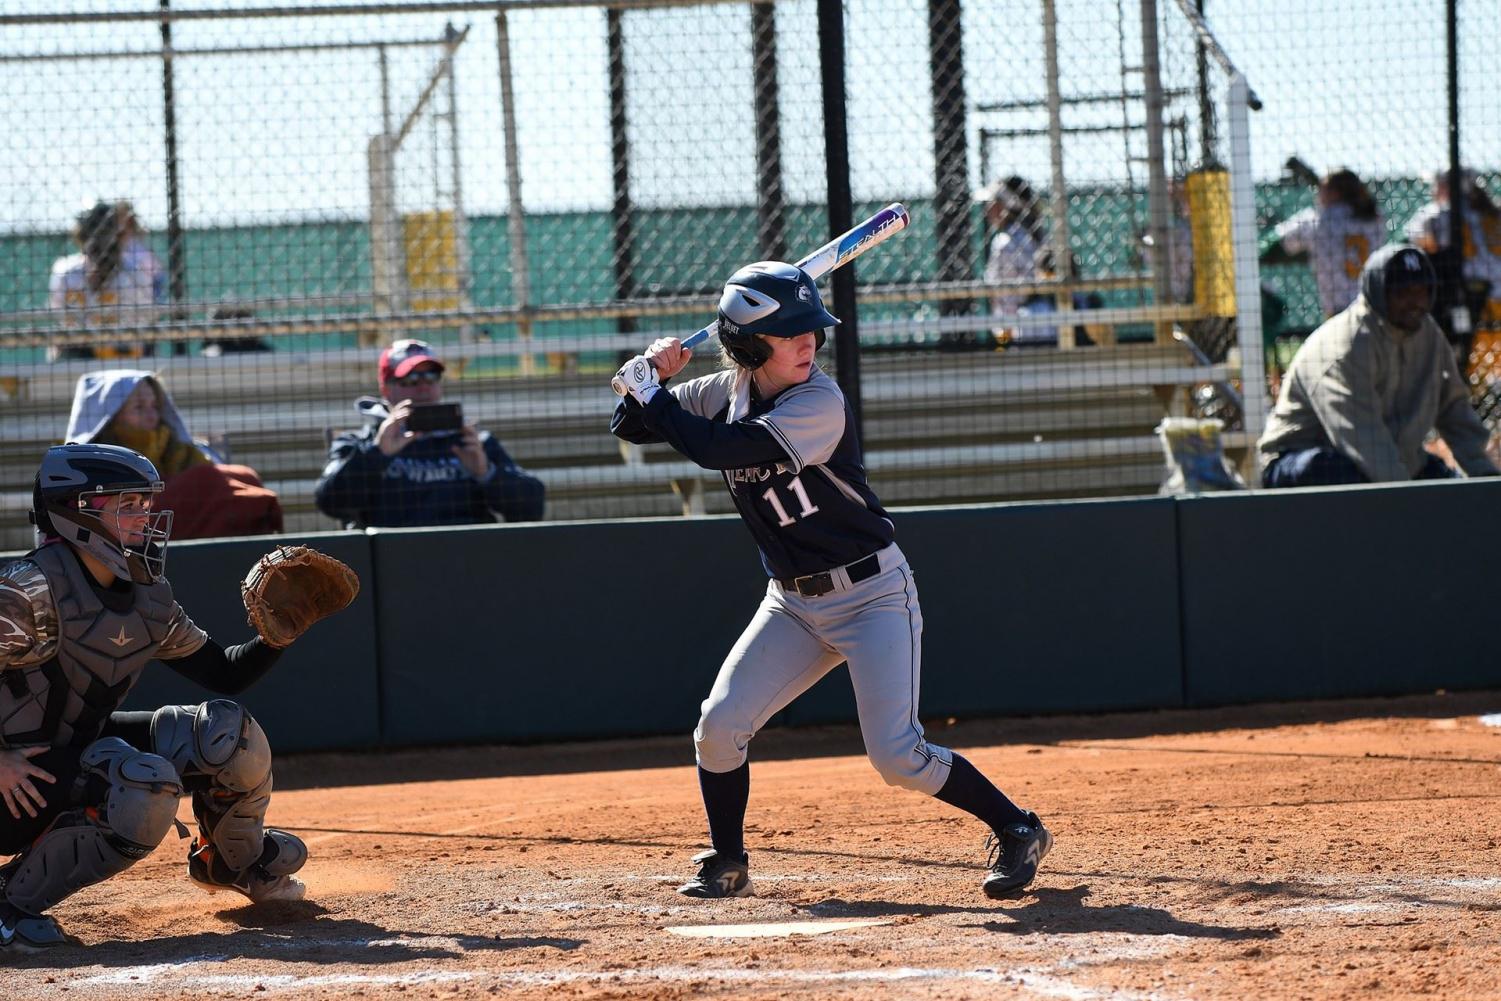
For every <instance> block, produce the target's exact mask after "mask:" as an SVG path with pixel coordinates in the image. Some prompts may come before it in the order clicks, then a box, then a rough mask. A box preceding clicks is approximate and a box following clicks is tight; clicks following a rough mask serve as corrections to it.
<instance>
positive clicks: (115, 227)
mask: <svg viewBox="0 0 1501 1001" xmlns="http://www.w3.org/2000/svg"><path fill="white" fill-rule="evenodd" d="M73 240H74V242H75V243H77V244H78V249H79V252H78V253H76V254H72V255H69V256H67V257H60V258H58V259H57V261H56V262H54V263H53V265H52V276H51V278H50V280H49V281H48V285H47V306H48V308H49V309H52V310H53V311H55V312H57V313H58V314H60V316H61V319H62V325H63V329H64V330H69V331H73V330H87V329H89V328H93V327H112V326H118V325H121V324H132V323H134V324H148V323H154V322H156V319H157V311H156V298H155V293H154V292H153V289H152V284H153V275H152V274H151V273H150V272H146V271H140V270H137V268H136V266H135V261H136V258H135V257H131V256H128V255H127V254H126V253H125V242H124V239H123V236H122V233H121V229H120V220H119V214H118V212H117V211H116V209H115V207H114V206H113V205H110V204H109V203H108V202H99V203H97V204H96V205H94V206H93V207H91V208H89V209H88V210H87V211H85V212H84V213H82V214H81V215H80V216H79V217H78V219H77V220H76V222H75V225H74V227H73ZM146 353H147V351H146V349H145V347H144V346H143V345H141V344H139V343H137V344H112V345H101V346H99V347H93V346H89V345H81V344H75V345H68V346H65V347H54V348H50V349H49V350H48V352H47V357H48V360H49V361H56V360H58V359H59V358H140V357H142V356H144V355H145V354H146Z"/></svg>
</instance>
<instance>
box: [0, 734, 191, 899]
mask: <svg viewBox="0 0 1501 1001" xmlns="http://www.w3.org/2000/svg"><path fill="white" fill-rule="evenodd" d="M79 762H80V764H81V765H82V766H83V767H82V774H83V775H84V776H85V789H86V790H87V792H88V799H89V800H90V802H89V803H88V809H84V810H69V811H67V812H65V813H63V814H60V815H59V816H58V818H57V820H55V821H54V822H53V823H52V825H51V826H49V827H48V828H47V830H46V831H44V832H43V833H42V836H41V837H40V838H38V839H37V840H36V842H35V843H34V844H33V845H32V846H31V847H30V848H28V849H26V851H25V852H23V853H22V854H21V855H20V857H18V858H17V859H16V860H15V861H14V862H12V863H11V864H10V865H8V866H7V867H6V869H5V873H4V892H5V899H6V900H7V901H9V902H10V903H11V904H12V905H14V906H15V907H18V908H20V909H21V910H23V911H26V912H28V913H30V914H41V913H42V912H43V911H45V910H46V909H47V908H49V907H52V906H53V905H54V904H56V903H57V902H58V901H60V900H64V899H66V898H67V897H69V896H71V895H72V894H74V893H76V892H78V891H79V890H81V889H83V888H84V887H86V886H91V885H93V884H94V883H99V882H102V881H103V880H106V879H108V878H109V877H111V876H114V875H117V874H119V873H121V872H124V871H125V870H126V869H128V868H130V867H131V866H132V865H134V864H135V863H136V862H137V861H139V860H140V859H143V858H145V857H146V856H147V855H149V854H151V852H152V850H153V849H155V848H156V846H157V845H159V844H161V842H162V839H163V838H165V837H166V836H167V832H168V831H170V830H171V829H172V821H173V820H174V819H175V818H176V817H177V801H178V800H179V799H181V798H182V794H183V789H182V783H181V782H180V781H179V779H178V776H177V770H176V769H175V768H173V767H172V764H171V762H169V761H167V760H166V759H164V758H161V757H159V756H157V755H155V754H147V753H146V752H144V751H138V750H136V749H135V748H134V747H131V746H130V745H129V744H127V743H125V741H123V740H121V739H120V738H118V737H105V738H104V739H102V740H96V741H94V742H93V743H92V744H90V745H89V746H88V747H86V748H84V750H83V754H81V755H80V756H79Z"/></svg>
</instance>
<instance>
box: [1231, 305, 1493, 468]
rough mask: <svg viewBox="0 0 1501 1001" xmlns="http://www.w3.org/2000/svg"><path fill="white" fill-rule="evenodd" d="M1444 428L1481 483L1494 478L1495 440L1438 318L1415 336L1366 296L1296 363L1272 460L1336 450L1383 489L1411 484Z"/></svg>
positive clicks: (1277, 416)
mask: <svg viewBox="0 0 1501 1001" xmlns="http://www.w3.org/2000/svg"><path fill="white" fill-rule="evenodd" d="M1434 428H1436V429H1437V430H1438V433H1439V434H1440V435H1442V436H1443V439H1444V441H1445V442H1446V443H1447V444H1448V445H1449V448H1450V450H1451V451H1452V452H1453V453H1454V458H1455V459H1456V460H1457V461H1458V463H1459V466H1460V468H1461V469H1463V470H1464V471H1465V472H1466V473H1468V474H1469V475H1471V476H1494V475H1496V474H1497V469H1496V465H1495V463H1493V462H1492V461H1491V460H1490V457H1489V456H1487V455H1486V453H1485V446H1486V442H1487V441H1488V439H1489V437H1490V436H1489V434H1488V432H1487V431H1486V429H1485V425H1484V424H1482V423H1481V421H1480V418H1479V417H1478V416H1476V414H1475V409H1474V407H1472V406H1471V405H1470V394H1469V391H1468V387H1467V386H1466V383H1465V380H1464V379H1463V378H1462V377H1461V376H1460V374H1459V366H1458V365H1457V364H1456V362H1455V360H1454V351H1453V349H1452V348H1450V347H1449V342H1448V341H1446V340H1445V339H1444V334H1443V332H1442V331H1441V330H1439V328H1438V324H1436V323H1434V322H1433V318H1432V317H1431V316H1425V317H1424V318H1423V323H1422V326H1420V327H1419V328H1418V329H1417V330H1415V331H1411V332H1409V331H1404V330H1401V329H1399V328H1397V327H1394V326H1393V325H1392V324H1390V323H1388V322H1387V321H1386V320H1385V319H1384V318H1383V317H1382V316H1381V315H1380V314H1379V313H1378V312H1377V311H1376V310H1375V309H1373V308H1372V306H1371V304H1370V302H1369V301H1368V300H1367V298H1366V295H1365V293H1362V294H1361V295H1360V297H1359V298H1357V299H1356V300H1355V302H1354V303H1352V304H1351V305H1350V307H1349V308H1348V309H1346V310H1344V311H1343V312H1341V313H1337V314H1335V315H1334V316H1332V317H1330V318H1329V319H1328V320H1327V321H1325V322H1324V324H1323V325H1322V326H1320V327H1319V328H1318V329H1317V330H1315V331H1314V332H1313V333H1312V334H1311V335H1310V336H1309V338H1308V340H1306V341H1304V342H1303V346H1302V347H1300V348H1298V353H1297V354H1296V355H1295V356H1294V357H1293V361H1292V366H1291V367H1290V368H1289V370H1288V373H1287V377H1286V378H1284V379H1283V380H1282V391H1281V392H1280V393H1279V394H1278V396H1277V405H1276V408H1275V409H1274V410H1273V411H1272V415H1271V417H1270V418H1269V419H1268V421H1267V426H1266V432H1265V433H1264V434H1262V436H1261V442H1260V448H1261V451H1262V452H1263V453H1265V454H1267V455H1278V454H1281V453H1284V452H1297V451H1301V450H1303V449H1308V448H1334V449H1338V450H1339V451H1340V452H1343V453H1344V454H1345V455H1347V456H1349V457H1350V459H1351V460H1353V461H1354V462H1355V464H1356V465H1357V466H1359V467H1360V469H1361V471H1362V472H1364V473H1365V474H1366V476H1367V477H1369V478H1370V480H1371V481H1372V482H1373V483H1381V482H1392V481H1399V480H1410V479H1412V478H1413V476H1414V475H1416V474H1417V472H1418V471H1419V470H1421V469H1422V468H1423V464H1424V463H1425V462H1426V461H1427V453H1426V452H1425V451H1424V450H1423V440H1424V439H1425V438H1426V437H1427V436H1428V432H1429V430H1430V429H1434Z"/></svg>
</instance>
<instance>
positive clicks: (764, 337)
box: [610, 261, 1053, 898]
mask: <svg viewBox="0 0 1501 1001" xmlns="http://www.w3.org/2000/svg"><path fill="white" fill-rule="evenodd" d="M838 322H839V320H837V319H836V318H835V317H833V316H832V315H830V314H829V313H828V311H827V310H825V309H824V306H823V302H822V300H821V299H820V297H819V294H818V288H817V286H816V285H814V283H813V281H812V279H811V278H809V277H808V275H807V273H806V272H804V271H802V270H801V269H799V268H797V267H794V266H793V265H790V264H783V263H780V262H777V261H764V262H761V263H758V264H752V265H749V266H748V267H745V268H742V269H741V270H739V271H737V272H735V274H733V275H731V276H730V280H729V282H728V283H727V284H726V285H725V289H724V294H723V295H722V297H721V298H720V301H719V339H720V343H721V346H722V348H723V354H724V356H725V359H726V369H725V371H722V372H718V373H715V374H713V375H708V376H704V377H702V378H699V379H693V380H691V381H689V382H686V383H684V384H682V385H680V386H675V387H673V389H672V390H670V391H668V392H663V391H662V386H661V382H660V380H662V379H667V378H670V377H671V376H673V375H675V374H677V373H678V372H679V371H681V370H682V369H683V367H684V366H685V365H686V364H687V363H688V360H689V358H690V357H691V355H692V352H691V351H689V350H686V349H684V348H683V347H682V345H681V343H680V342H679V341H678V339H677V338H662V339H660V340H657V341H655V342H653V343H652V345H651V347H650V348H648V349H647V352H646V354H645V355H640V356H637V357H636V358H633V359H631V360H630V361H629V362H627V363H626V364H625V365H624V366H623V367H622V368H621V370H620V371H619V372H618V373H617V378H618V379H619V380H620V381H621V382H622V383H623V384H624V388H625V389H626V390H627V393H626V394H625V395H624V397H623V398H622V399H621V401H620V405H619V406H618V407H617V408H616V410H615V415H614V419H613V420H612V421H611V423H610V430H611V431H613V432H614V433H615V434H616V435H617V436H619V437H621V438H623V439H625V440H626V441H631V442H636V443H646V442H654V441H666V442H667V443H668V444H670V445H672V447H673V448H675V449H677V450H678V451H679V452H681V453H682V454H683V455H685V456H687V457H688V458H689V459H692V460H693V461H694V462H696V463H698V464H699V465H700V466H703V467H704V468H706V469H718V470H720V471H721V472H722V473H723V474H724V480H725V485H726V486H727V487H728V488H729V491H730V496H731V497H732V498H733V500H734V502H735V507H736V509H737V510H738V511H739V513H740V517H741V518H743V519H744V520H745V524H746V527H748V528H749V529H750V531H751V534H752V535H753V536H754V537H755V539H756V543H757V544H758V545H759V547H760V549H761V562H762V564H763V565H764V568H765V571H766V575H767V576H768V577H769V578H771V579H770V580H769V581H768V582H767V587H766V597H765V598H763V599H762V601H761V606H760V607H759V608H758V609H757V610H756V614H755V616H754V617H753V618H752V619H751V622H750V625H748V626H747V627H746V629H745V632H744V633H742V634H741V636H740V639H739V640H738V641H737V642H736V643H735V646H734V648H733V649H732V650H731V651H730V653H729V656H727V657H726V658H725V661H724V663H723V665H722V666H721V667H720V669H719V676H718V677H717V678H716V679H715V681H714V687H713V689H712V690H711V691H710V692H709V697H708V698H707V699H705V700H704V703H703V707H702V715H701V716H700V718H699V722H698V727H697V729H696V730H694V733H693V740H694V745H695V750H696V756H697V760H698V777H699V787H700V789H701V791H702V793H703V799H704V810H705V812H706V813H707V814H708V820H709V839H710V843H711V845H712V848H711V849H710V850H709V851H707V852H704V853H702V854H699V855H697V856H695V857H694V862H696V863H698V864H699V866H700V868H699V870H698V874H697V875H696V876H694V878H693V879H691V880H689V881H688V882H687V883H685V884H683V885H682V886H681V887H679V888H678V892H679V893H682V894H683V895H685V896H689V897H745V896H749V895H750V894H751V881H750V868H749V857H748V856H747V855H746V852H745V841H744V823H745V807H746V802H747V799H748V798H749V794H750V768H749V763H748V758H747V753H746V749H747V746H748V745H749V743H750V740H751V738H752V737H753V736H755V734H756V731H758V730H759V729H760V728H761V727H762V726H763V725H765V723H766V721H767V720H768V719H770V718H771V717H772V716H773V715H774V714H775V713H777V712H778V711H779V710H781V709H782V708H784V707H785V706H787V705H788V704H789V703H790V702H792V700H793V699H795V698H797V697H798V696H799V695H801V694H802V693H803V692H805V691H807V690H808V688H810V687H811V686H812V685H813V683H814V682H816V681H817V680H818V679H819V678H821V677H823V675H824V674H826V673H828V671H829V670H831V669H832V668H834V667H835V666H836V665H838V664H840V663H841V662H844V661H848V663H849V672H850V680H851V681H852V682H853V684H854V690H855V701H856V704H857V706H858V709H859V715H860V732H861V735H862V737H863V738H864V741H865V748H866V753H867V754H868V755H869V756H870V760H871V764H873V765H874V766H875V767H876V770H877V771H878V772H880V774H881V777H882V778H883V779H885V780H886V781H887V782H888V783H889V784H891V785H896V786H901V787H903V788H906V789H914V790H917V791H918V792H923V793H927V794H928V795H930V796H936V797H938V798H939V799H941V800H943V801H944V802H945V803H948V804H950V805H952V806H956V807H958V808H959V809H961V810H965V811H967V812H969V813H971V814H973V815H975V816H976V817H978V818H980V819H981V820H983V821H984V822H985V823H986V824H988V825H989V826H990V828H991V836H990V838H989V839H987V842H986V846H987V848H989V850H990V858H989V863H988V865H989V872H988V873H987V874H986V876H985V881H984V889H985V893H986V895H987V896H990V897H994V898H1004V897H1011V896H1017V895H1019V894H1020V893H1021V891H1022V890H1023V889H1024V888H1025V887H1026V886H1027V884H1028V883H1030V882H1031V881H1032V878H1033V877H1034V876H1035V875H1036V874H1037V867H1038V864H1039V863H1040V862H1041V861H1042V858H1043V856H1045V855H1046V854H1047V853H1048V850H1049V849H1050V848H1052V845H1053V838H1052V836H1051V835H1050V834H1049V833H1048V831H1047V829H1046V828H1045V827H1043V825H1042V822H1041V821H1040V820H1039V819H1038V818H1037V815H1036V814H1035V813H1030V812H1027V811H1024V810H1022V809H1020V808H1019V807H1017V806H1016V805H1015V804H1014V803H1012V802H1011V801H1010V800H1009V799H1008V798H1007V797H1006V796H1005V795H1004V794H1003V793H1002V792H1001V791H1000V790H999V789H997V788H996V787H995V786H994V785H992V784H991V783H990V781H989V780H987V779H986V778H985V777H984V776H983V775H981V774H980V772H979V771H978V770H977V769H976V768H975V767H974V766H973V765H972V764H970V763H969V762H968V761H967V760H965V758H963V757H962V756H961V755H959V754H956V753H954V752H953V751H951V750H949V749H948V748H946V747H939V746H938V745H936V744H930V743H928V741H927V740H926V739H924V737H923V729H922V725H921V724H920V723H919V722H918V718H917V692H918V679H919V665H920V661H921V652H922V612H921V610H920V608H919V607H918V601H917V585H916V584H915V583H914V582H913V577H912V570H911V568H910V567H908V565H907V560H906V558H905V557H904V556H903V555H902V551H901V550H900V549H898V548H897V546H896V543H895V541H894V537H895V533H894V530H893V527H892V523H891V520H890V519H889V518H888V517H887V516H886V512H885V511H884V510H882V508H881V503H880V501H879V500H878V499H877V498H876V495H875V494H874V493H873V492H872V491H871V489H870V487H869V485H868V484H867V483H866V482H865V465H864V461H863V459H862V457H861V452H860V443H859V441H858V439H857V438H856V436H855V433H854V429H853V425H852V421H851V420H850V414H849V409H848V407H847V405H846V403H845V400H844V394H843V393H842V392H840V389H839V386H838V385H837V384H836V383H835V382H834V380H833V379H831V378H830V377H829V376H828V375H826V374H825V373H824V372H823V371H822V370H821V369H820V368H819V367H818V366H817V365H816V364H815V363H814V360H813V357H814V353H815V352H816V351H817V350H818V348H819V347H820V346H822V344H823V342H824V328H825V327H829V326H831V325H833V324H837V323H838Z"/></svg>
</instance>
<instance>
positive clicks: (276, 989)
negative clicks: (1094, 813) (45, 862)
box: [34, 935, 1190, 1001]
mask: <svg viewBox="0 0 1501 1001" xmlns="http://www.w3.org/2000/svg"><path fill="white" fill-rule="evenodd" d="M1049 937H1051V936H1049ZM1106 937H1107V938H1110V939H1124V941H1112V942H1107V943H1105V944H1104V946H1103V947H1093V946H1092V945H1091V944H1086V943H1081V942H1079V941H1078V936H1075V935H1068V936H1063V937H1062V938H1063V939H1067V945H1068V947H1069V948H1070V950H1075V951H1077V950H1079V949H1080V947H1083V949H1082V951H1083V952H1084V953H1085V954H1084V955H1082V956H1080V955H1070V956H1068V957H1067V958H1065V959H1063V960H1062V961H1060V962H1056V963H1051V964H1044V965H1036V964H1033V965H1022V966H1017V967H1014V968H997V967H981V968H977V969H959V968H947V967H936V968H933V967H916V966H905V967H899V968H892V969H879V968H878V969H867V970H830V969H822V970H820V969H813V970H807V969H778V968H769V969H768V968H764V967H749V968H733V967H695V966H660V967H651V968H646V969H639V970H617V969H611V970H578V969H562V968H553V969H537V970H494V969H479V970H439V969H431V968H429V969H421V970H411V971H405V972H393V973H382V974H366V973H327V974H296V973H276V972H268V973H256V974H250V973H232V972H226V973H203V972H201V971H202V969H203V967H204V965H205V964H223V963H232V962H235V961H237V960H241V959H243V957H232V956H229V955H227V954H225V955H213V954H207V955H199V956H192V957H189V958H186V959H183V960H179V961H177V962H172V963H153V964H145V965H140V966H128V967H120V968H114V969H109V970H104V971H102V972H99V973H93V974H90V975H86V976H79V977H77V978H75V979H69V980H65V981H60V982H58V983H56V984H47V985H42V984H37V985H34V986H35V987H37V988H38V989H39V991H40V992H41V994H46V995H50V994H53V993H58V992H60V991H61V989H63V988H68V989H72V988H86V987H96V986H109V987H114V988H128V989H139V990H141V991H142V992H143V993H144V994H146V995H148V996H150V995H152V994H154V993H155V992H156V991H159V990H162V989H179V990H180V989H205V990H216V989H223V988H234V989H258V992H268V993H278V994H279V993H295V992H298V991H306V990H309V989H312V988H317V987H358V986H372V987H379V986H395V985H401V986H417V985H423V984H441V983H454V982H461V981H462V982H470V983H476V984H478V985H480V986H482V987H485V986H491V987H498V988H504V987H538V986H541V987H551V986H561V985H566V984H573V983H599V984H641V985H649V984H681V983H694V982H702V981H705V980H716V981H721V982H728V983H731V984H741V983H754V984H757V985H761V984H764V983H767V982H771V983H788V984H820V983H825V984H848V983H900V982H905V981H914V982H916V981H928V982H934V981H954V982H971V983H988V984H1010V985H1013V986H1016V987H1020V988H1023V989H1025V990H1028V991H1030V992H1032V993H1034V994H1037V995H1039V996H1042V997H1049V998H1060V999H1063V1001H1170V997H1169V996H1168V995H1163V994H1160V993H1156V992H1138V991H1129V990H1122V989H1117V988H1110V987H1095V986H1092V985H1088V984H1082V983H1078V982H1076V981H1075V980H1072V979H1070V978H1069V977H1068V976H1067V975H1066V974H1068V973H1073V972H1078V971H1081V970H1088V969H1090V968H1098V967H1102V966H1105V965H1108V964H1112V963H1116V962H1120V961H1123V960H1140V959H1147V958H1155V957H1159V956H1161V955H1162V954H1164V953H1165V952H1167V951H1169V950H1170V949H1172V948H1174V947H1181V946H1182V945H1184V944H1187V943H1188V942H1189V941H1190V940H1189V939H1188V938H1186V937H1184V936H1177V935H1157V936H1137V935H1121V936H1115V935H1108V936H1106ZM275 944H276V945H280V946H284V947H287V948H294V947H322V948H328V947H333V948H338V947H340V946H343V947H346V948H348V949H350V951H351V952H354V951H356V950H362V949H368V948H385V947H397V948H413V949H417V948H435V947H439V948H444V949H449V950H451V951H454V952H457V953H463V952H464V949H463V946H462V943H461V942H460V941H459V940H458V939H455V938H451V937H448V936H441V935H438V936H421V937H413V938H389V939H327V938H320V939H316V940H307V939H298V938H296V937H294V936H288V937H287V938H286V939H285V940H283V941H280V942H276V943H275ZM1061 945H1062V941H1061V940H1060V942H1055V943H1053V944H1052V946H1051V947H1050V948H1049V949H1047V950H1044V951H1045V952H1046V953H1047V954H1048V955H1053V956H1056V955H1057V954H1058V952H1059V951H1060V948H1061ZM350 961H352V962H353V961H358V957H356V956H351V959H350ZM96 969H97V967H96Z"/></svg>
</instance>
